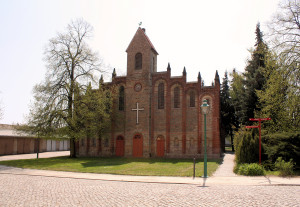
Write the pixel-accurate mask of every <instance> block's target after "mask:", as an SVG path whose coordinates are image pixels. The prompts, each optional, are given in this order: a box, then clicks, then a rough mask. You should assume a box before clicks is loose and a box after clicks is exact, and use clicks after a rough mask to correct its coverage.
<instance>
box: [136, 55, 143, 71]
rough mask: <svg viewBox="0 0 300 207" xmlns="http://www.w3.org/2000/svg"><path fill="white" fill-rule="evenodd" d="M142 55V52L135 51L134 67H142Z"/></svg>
mask: <svg viewBox="0 0 300 207" xmlns="http://www.w3.org/2000/svg"><path fill="white" fill-rule="evenodd" d="M142 63H143V56H142V53H140V52H139V53H137V54H136V55H135V69H137V70H138V69H142Z"/></svg>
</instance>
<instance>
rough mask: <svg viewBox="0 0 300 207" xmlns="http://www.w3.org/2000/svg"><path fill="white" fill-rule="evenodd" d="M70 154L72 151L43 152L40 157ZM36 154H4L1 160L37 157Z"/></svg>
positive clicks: (0, 157)
mask: <svg viewBox="0 0 300 207" xmlns="http://www.w3.org/2000/svg"><path fill="white" fill-rule="evenodd" d="M69 155H70V151H55V152H41V153H39V158H50V157H61V156H69ZM36 156H37V155H36V153H31V154H18V155H4V156H0V161H4V160H23V159H36Z"/></svg>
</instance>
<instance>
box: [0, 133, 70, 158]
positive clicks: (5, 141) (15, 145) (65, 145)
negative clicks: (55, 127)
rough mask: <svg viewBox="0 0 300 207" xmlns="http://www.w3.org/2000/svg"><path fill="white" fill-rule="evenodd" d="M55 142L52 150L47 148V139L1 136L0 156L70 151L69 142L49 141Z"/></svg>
mask: <svg viewBox="0 0 300 207" xmlns="http://www.w3.org/2000/svg"><path fill="white" fill-rule="evenodd" d="M49 141H52V142H53V145H51V147H52V146H53V147H52V148H50V150H49V148H47V142H48V140H46V139H40V140H39V141H38V140H37V139H36V138H31V137H11V136H0V155H12V154H29V153H36V152H37V150H38V148H37V147H38V144H39V152H47V151H64V150H70V144H69V141H68V140H62V141H56V140H49Z"/></svg>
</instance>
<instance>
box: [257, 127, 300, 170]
mask: <svg viewBox="0 0 300 207" xmlns="http://www.w3.org/2000/svg"><path fill="white" fill-rule="evenodd" d="M262 141H263V142H264V146H265V150H266V154H267V155H268V159H269V160H270V161H271V162H272V163H275V161H276V160H277V159H278V158H279V157H282V159H283V160H290V159H293V161H294V162H295V164H296V168H297V167H298V168H300V132H281V133H275V134H267V135H264V136H263V137H262Z"/></svg>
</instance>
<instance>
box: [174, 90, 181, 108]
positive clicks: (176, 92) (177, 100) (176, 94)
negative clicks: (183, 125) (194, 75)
mask: <svg viewBox="0 0 300 207" xmlns="http://www.w3.org/2000/svg"><path fill="white" fill-rule="evenodd" d="M179 107H180V89H179V87H178V86H177V87H176V88H174V108H179Z"/></svg>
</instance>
